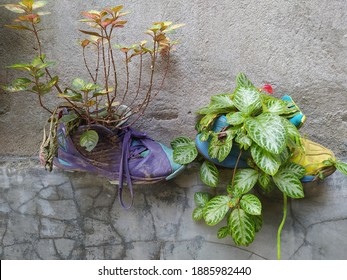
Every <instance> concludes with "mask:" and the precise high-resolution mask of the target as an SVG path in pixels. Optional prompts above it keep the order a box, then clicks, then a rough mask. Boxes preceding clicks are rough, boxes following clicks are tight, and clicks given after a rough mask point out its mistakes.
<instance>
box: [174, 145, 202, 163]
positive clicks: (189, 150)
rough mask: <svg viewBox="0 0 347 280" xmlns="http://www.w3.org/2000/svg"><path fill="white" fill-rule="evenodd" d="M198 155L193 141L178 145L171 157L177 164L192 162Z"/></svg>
mask: <svg viewBox="0 0 347 280" xmlns="http://www.w3.org/2000/svg"><path fill="white" fill-rule="evenodd" d="M197 155H198V150H197V149H196V146H195V143H194V142H193V143H188V144H186V145H179V146H177V147H176V148H175V149H174V151H173V159H174V161H175V162H177V163H179V164H188V163H190V162H192V161H193V160H194V159H195V158H196V157H197Z"/></svg>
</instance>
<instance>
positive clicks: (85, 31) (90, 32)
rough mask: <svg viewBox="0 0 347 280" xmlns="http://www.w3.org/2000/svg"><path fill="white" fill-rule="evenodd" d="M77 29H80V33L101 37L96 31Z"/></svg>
mask: <svg viewBox="0 0 347 280" xmlns="http://www.w3.org/2000/svg"><path fill="white" fill-rule="evenodd" d="M79 31H81V32H82V33H84V34H87V35H92V36H97V37H102V36H101V35H100V34H99V33H96V32H92V31H87V30H79Z"/></svg>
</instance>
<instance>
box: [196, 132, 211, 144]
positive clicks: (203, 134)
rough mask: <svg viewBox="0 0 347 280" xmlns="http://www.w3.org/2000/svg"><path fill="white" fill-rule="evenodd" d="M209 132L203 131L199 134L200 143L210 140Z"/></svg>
mask: <svg viewBox="0 0 347 280" xmlns="http://www.w3.org/2000/svg"><path fill="white" fill-rule="evenodd" d="M210 135H211V131H210V130H203V131H201V134H200V136H199V138H200V141H202V142H205V141H207V140H208V139H209V138H210Z"/></svg>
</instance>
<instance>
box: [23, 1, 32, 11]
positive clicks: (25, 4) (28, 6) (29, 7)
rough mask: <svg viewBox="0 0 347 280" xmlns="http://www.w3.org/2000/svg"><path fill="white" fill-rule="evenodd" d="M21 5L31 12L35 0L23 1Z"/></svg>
mask: <svg viewBox="0 0 347 280" xmlns="http://www.w3.org/2000/svg"><path fill="white" fill-rule="evenodd" d="M20 4H23V5H24V6H25V7H27V8H28V9H29V10H30V11H31V10H32V8H33V4H34V0H22V2H20Z"/></svg>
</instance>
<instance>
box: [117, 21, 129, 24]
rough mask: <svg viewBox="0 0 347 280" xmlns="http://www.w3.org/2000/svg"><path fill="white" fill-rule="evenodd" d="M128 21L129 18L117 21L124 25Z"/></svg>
mask: <svg viewBox="0 0 347 280" xmlns="http://www.w3.org/2000/svg"><path fill="white" fill-rule="evenodd" d="M127 22H128V21H127V20H119V21H117V22H116V23H117V24H122V25H124V24H126V23H127Z"/></svg>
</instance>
